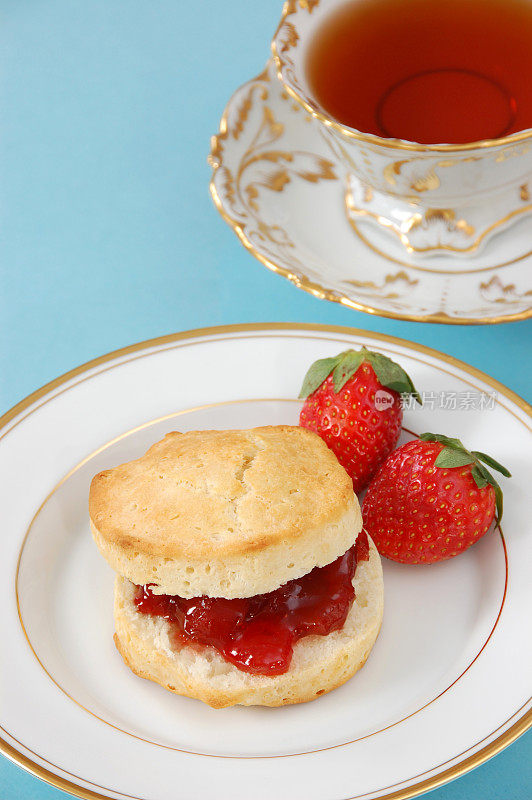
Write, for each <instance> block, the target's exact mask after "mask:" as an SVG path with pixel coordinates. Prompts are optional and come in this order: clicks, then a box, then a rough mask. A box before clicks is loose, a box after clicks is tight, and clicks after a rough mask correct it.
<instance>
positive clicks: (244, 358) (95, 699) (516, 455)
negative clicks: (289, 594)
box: [0, 324, 532, 800]
mask: <svg viewBox="0 0 532 800" xmlns="http://www.w3.org/2000/svg"><path fill="white" fill-rule="evenodd" d="M361 345H366V346H367V347H369V348H371V349H376V350H378V351H380V352H382V353H385V354H387V355H390V356H391V357H392V358H394V359H396V360H397V361H399V362H400V363H401V364H402V365H403V366H404V368H405V369H406V370H407V371H408V373H409V374H410V375H411V377H412V379H413V380H414V382H415V384H416V386H417V388H418V389H419V391H421V392H424V393H425V403H424V406H423V407H422V408H421V407H416V408H413V409H410V408H407V409H406V410H405V417H404V427H405V429H404V431H403V434H402V435H403V437H404V438H403V441H404V439H405V438H408V437H410V436H411V435H412V433H414V434H415V433H420V432H422V431H425V430H435V431H437V432H442V433H446V434H448V435H454V436H459V437H462V438H463V440H464V442H466V443H467V444H468V445H470V446H473V447H475V446H477V447H482V449H483V450H487V451H488V452H489V453H491V454H493V456H494V457H496V458H498V459H500V460H501V462H502V463H504V464H505V465H507V466H508V468H509V469H510V470H511V472H512V473H513V478H512V479H511V480H508V481H505V482H504V483H505V485H504V491H505V512H504V520H503V529H504V533H503V532H502V531H500V530H492V531H490V532H488V533H487V534H486V536H484V537H483V538H482V539H481V541H480V542H478V544H476V545H475V546H474V547H472V548H470V549H469V550H468V551H467V552H466V553H464V554H463V555H461V556H459V557H458V558H455V559H452V560H450V561H446V562H443V563H441V564H435V565H433V566H428V567H411V566H406V565H402V564H396V563H393V562H391V561H386V560H383V570H384V593H385V603H384V605H385V610H384V620H383V625H382V629H381V633H380V635H379V638H378V639H377V642H376V644H375V647H374V648H373V650H372V652H371V655H370V657H369V659H368V662H367V664H366V666H365V667H364V668H363V669H362V670H361V671H360V672H359V673H358V674H357V675H356V676H355V677H354V678H353V679H352V680H350V681H348V683H346V684H345V685H344V686H342V687H341V688H339V689H337V690H335V691H334V692H331V693H330V694H328V695H324V696H323V697H321V698H319V699H318V700H315V701H314V702H311V703H303V704H301V705H295V706H286V707H284V708H278V709H268V708H241V707H236V708H228V709H224V710H222V711H215V710H214V709H211V708H208V707H207V706H205V705H203V704H202V703H200V702H199V701H197V700H190V699H188V698H185V697H178V696H177V695H173V694H170V693H169V692H167V691H165V690H164V689H163V688H162V687H160V686H158V685H157V684H155V683H151V682H149V681H145V680H142V679H141V678H138V677H136V676H135V675H133V673H132V672H130V670H129V669H127V667H126V666H125V665H124V663H123V661H122V659H121V657H120V655H119V654H118V652H117V651H116V648H115V647H114V644H113V638H112V637H113V613H112V605H113V582H114V574H113V572H112V570H111V568H110V567H109V566H108V565H107V563H106V562H105V561H104V559H103V558H102V557H101V555H100V553H99V552H98V549H97V548H96V546H95V544H94V542H93V540H92V537H91V534H90V530H89V523H88V510H87V495H88V490H89V484H90V480H91V478H92V476H93V475H94V474H95V473H96V472H98V471H99V470H101V469H105V468H107V467H110V466H113V465H115V464H118V463H121V462H124V461H127V460H129V459H131V458H136V457H137V456H138V455H140V454H141V453H143V452H144V451H145V450H146V449H147V447H148V446H149V445H151V444H153V443H154V442H155V441H157V440H158V439H160V438H162V436H163V435H164V434H165V433H167V432H168V431H170V430H175V429H179V430H183V431H185V430H189V429H202V428H220V429H221V428H231V427H253V426H255V425H268V424H280V423H284V424H297V421H298V416H299V411H300V408H301V402H300V401H298V400H297V399H296V398H297V395H298V392H299V389H300V385H301V381H302V378H303V375H304V374H305V372H306V370H307V367H308V365H309V364H310V363H311V362H312V361H314V360H315V359H317V358H322V357H324V356H326V355H330V354H331V353H337V352H339V351H341V350H345V349H346V347H360V346H361ZM258 353H259V354H260V358H257V354H258ZM183 375H186V376H187V380H185V381H184V380H183ZM228 375H230V378H228ZM431 396H433V397H434V398H435V402H431V401H430V399H429V398H430V397H431ZM453 399H454V406H455V408H454V409H453V402H450V403H449V401H452V400H453ZM483 399H484V401H485V403H484V407H483V402H482V401H483ZM442 400H445V403H443V402H442ZM530 415H531V410H530V407H528V406H527V404H526V403H525V402H524V401H523V400H521V399H520V398H519V397H517V395H515V394H513V392H511V391H509V390H508V389H506V388H505V387H504V386H502V385H501V384H499V383H497V382H496V381H494V380H493V379H492V378H489V377H488V376H487V375H484V374H483V373H481V372H479V371H478V370H475V369H474V368H473V367H469V366H468V365H467V364H464V363H462V362H460V361H457V360H456V359H453V358H451V357H450V356H445V355H444V354H442V353H438V352H436V351H435V350H430V349H429V348H426V347H423V346H422V345H416V344H413V343H410V342H407V341H404V340H401V339H395V338H393V337H391V336H384V335H382V334H378V333H370V332H367V331H359V330H355V329H350V328H334V327H325V326H312V325H289V324H275V325H267V324H264V325H240V326H237V325H234V326H226V327H224V328H212V329H207V330H204V331H188V332H184V333H179V334H175V335H174V336H166V337H163V338H161V339H158V340H152V341H149V342H144V343H141V344H138V345H132V346H131V347H128V348H125V349H124V350H121V351H117V352H116V353H111V354H109V355H107V356H102V357H101V358H99V359H96V360H95V361H93V362H90V363H89V364H85V365H84V366H82V367H79V368H78V369H76V370H73V371H72V372H70V373H68V374H67V375H64V376H63V377H61V378H58V379H57V380H55V381H53V382H52V383H50V384H48V386H45V387H43V389H41V390H39V391H37V392H35V393H34V394H33V395H31V396H30V397H28V398H26V400H24V401H22V402H21V403H19V405H18V406H16V407H15V408H14V409H12V410H11V411H10V412H8V413H7V414H6V415H5V416H4V417H3V418H2V419H0V474H1V475H2V489H3V494H2V536H1V537H0V607H1V609H2V613H1V614H0V641H1V642H2V643H3V646H2V648H1V649H0V751H1V752H2V753H4V755H6V756H8V757H9V758H12V759H13V760H14V761H15V762H16V763H18V764H20V765H21V766H23V767H24V768H25V769H28V770H29V771H31V772H33V773H34V774H35V775H37V776H39V777H40V778H42V779H43V780H46V781H48V782H50V783H52V784H53V785H55V786H57V787H59V788H61V789H64V790H66V791H68V792H71V793H72V794H75V795H76V796H79V797H83V798H94V799H95V800H96V799H97V798H98V799H99V800H101V798H122V800H123V799H124V798H128V800H174V799H175V798H176V797H183V798H191V800H192V798H194V799H195V800H212V798H214V797H216V798H217V800H249V798H251V797H253V798H254V800H272V798H279V799H280V800H285V798H291V800H346V799H347V798H357V799H358V800H376V798H380V799H381V800H384V798H391V797H393V798H395V800H400V798H403V800H406V798H410V797H413V796H414V795H416V794H420V793H422V792H425V791H428V790H429V789H431V788H434V787H435V786H438V785H440V784H442V783H444V782H446V781H448V780H451V778H454V777H457V776H458V775H461V774H463V773H464V772H467V771H468V770H469V769H472V768H473V767H475V766H478V765H479V764H482V763H483V762H484V761H486V759H488V758H490V757H491V756H492V755H494V754H495V753H497V752H499V751H500V750H501V749H502V748H503V747H505V746H506V745H508V744H510V742H512V741H513V740H514V739H515V738H517V736H519V735H520V734H521V733H523V732H524V731H525V730H526V729H527V728H528V727H530V725H531V724H532V706H531V701H530V699H529V698H530V688H531V679H532V642H531V639H530V636H528V635H527V633H528V631H527V625H528V624H529V620H530V616H531V614H532V584H531V582H530V567H529V565H530V560H531V554H532V536H531V534H532V529H531V528H532V523H531V520H530V513H529V508H528V505H527V498H528V497H529V487H530V475H529V472H530V470H529V469H528V462H529V454H530V431H529V427H530Z"/></svg>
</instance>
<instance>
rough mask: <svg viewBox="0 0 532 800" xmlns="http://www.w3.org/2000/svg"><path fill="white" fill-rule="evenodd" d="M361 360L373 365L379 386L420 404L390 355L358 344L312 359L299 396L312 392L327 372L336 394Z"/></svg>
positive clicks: (361, 362)
mask: <svg viewBox="0 0 532 800" xmlns="http://www.w3.org/2000/svg"><path fill="white" fill-rule="evenodd" d="M364 361H366V362H367V363H368V364H370V365H371V366H372V367H373V370H374V372H375V375H376V376H377V380H378V381H379V383H380V384H381V386H385V387H386V388H387V389H392V390H393V391H395V392H398V393H399V394H407V395H413V396H414V397H415V399H416V401H417V402H418V403H419V404H420V405H421V397H420V396H419V392H418V391H417V389H416V388H415V386H414V384H413V383H412V381H411V379H410V377H409V375H407V373H406V372H405V371H404V369H403V368H402V367H400V366H399V364H396V363H395V361H392V360H391V358H388V357H387V356H383V355H382V354H381V353H374V352H373V351H372V350H366V348H365V347H362V349H361V350H344V352H343V353H338V355H337V356H333V357H331V358H320V359H319V360H318V361H315V362H314V363H313V364H312V365H311V367H310V368H309V370H308V372H307V374H306V375H305V379H304V381H303V386H302V387H301V392H300V393H299V397H300V398H305V397H308V396H309V395H310V394H312V393H313V392H315V391H316V389H317V388H318V387H319V386H321V384H322V383H323V381H324V380H326V378H328V377H329V375H331V373H332V377H333V385H334V391H335V393H336V394H338V392H340V391H341V390H342V389H343V387H344V386H345V384H346V383H347V381H348V380H349V379H350V378H352V377H353V375H354V374H355V372H356V371H357V369H358V368H359V367H360V365H361V364H363V363H364Z"/></svg>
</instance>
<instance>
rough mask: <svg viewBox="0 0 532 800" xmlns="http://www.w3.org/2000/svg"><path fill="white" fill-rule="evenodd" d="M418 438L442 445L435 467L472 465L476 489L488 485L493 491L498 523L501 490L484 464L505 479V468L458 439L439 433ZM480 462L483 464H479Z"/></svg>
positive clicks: (424, 434) (507, 475) (501, 502)
mask: <svg viewBox="0 0 532 800" xmlns="http://www.w3.org/2000/svg"><path fill="white" fill-rule="evenodd" d="M419 438H420V439H421V440H422V441H424V442H439V443H440V444H442V445H443V449H442V450H440V452H439V453H438V456H437V458H436V461H435V462H434V466H435V467H440V468H442V469H454V468H455V467H465V466H467V465H468V464H472V465H473V466H472V467H471V477H472V478H473V480H474V481H475V483H476V485H477V486H478V488H479V489H484V487H485V486H487V485H488V484H489V485H490V486H492V487H493V489H494V491H495V503H496V507H497V521H498V522H500V521H501V518H502V510H503V498H502V489H501V487H500V486H499V484H498V483H497V481H496V480H495V478H494V477H493V475H492V474H491V472H490V471H489V470H487V469H486V467H485V466H484V464H487V465H488V466H489V467H491V468H492V469H494V470H496V471H497V472H500V473H501V475H504V477H505V478H511V477H512V476H511V474H510V472H509V471H508V470H507V469H506V467H503V465H502V464H499V462H498V461H495V459H494V458H492V457H491V456H488V455H486V453H481V452H480V450H468V449H467V448H466V447H465V445H463V444H462V442H461V441H460V439H451V438H450V437H449V436H444V435H443V434H440V433H422V434H421V435H420V437H419ZM482 461H483V462H484V464H482V463H481V462H482Z"/></svg>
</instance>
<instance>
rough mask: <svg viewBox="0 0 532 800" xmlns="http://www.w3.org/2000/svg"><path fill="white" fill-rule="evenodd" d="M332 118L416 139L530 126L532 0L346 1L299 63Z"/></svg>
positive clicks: (480, 135) (458, 139)
mask: <svg viewBox="0 0 532 800" xmlns="http://www.w3.org/2000/svg"><path fill="white" fill-rule="evenodd" d="M306 69H307V76H308V79H309V83H310V87H311V89H312V91H313V94H314V97H315V98H316V100H318V102H319V103H320V105H321V106H322V108H323V109H324V110H325V111H327V112H328V114H330V115H331V116H332V117H334V118H335V119H336V120H338V121H339V122H342V123H344V125H348V126H349V127H351V128H356V129H357V130H359V131H364V132H365V133H373V134H376V135H377V136H384V137H391V138H398V139H408V140H410V141H414V142H421V143H423V144H436V143H443V142H448V143H452V144H458V143H464V142H474V141H477V140H479V139H493V138H498V137H500V136H506V135H507V134H509V133H514V132H516V131H519V130H523V129H525V128H532V0H351V2H348V3H346V5H344V6H341V7H340V8H338V9H337V10H336V11H334V12H331V15H330V17H329V18H328V19H326V20H325V22H324V23H323V24H322V26H321V27H320V30H319V33H318V34H317V35H316V37H315V39H314V41H312V42H311V43H310V46H309V51H308V59H307V64H306Z"/></svg>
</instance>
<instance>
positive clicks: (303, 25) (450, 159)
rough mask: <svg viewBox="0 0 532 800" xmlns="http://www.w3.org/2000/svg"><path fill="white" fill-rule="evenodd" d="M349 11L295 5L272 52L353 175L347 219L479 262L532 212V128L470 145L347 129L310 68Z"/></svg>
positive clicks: (332, 5) (424, 249) (416, 249)
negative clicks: (327, 31)
mask: <svg viewBox="0 0 532 800" xmlns="http://www.w3.org/2000/svg"><path fill="white" fill-rule="evenodd" d="M344 4H345V0H321V2H320V0H288V1H287V2H286V3H285V6H284V10H283V16H282V18H281V22H280V23H279V27H278V29H277V31H276V33H275V35H274V38H273V41H272V52H273V57H274V59H275V64H276V67H277V74H278V77H279V80H280V81H281V82H282V84H283V85H284V87H285V89H286V91H287V92H288V93H289V94H290V95H291V96H292V97H293V98H294V100H296V101H297V102H298V103H300V104H301V106H303V108H304V109H305V110H306V112H307V113H308V114H310V115H311V116H312V117H313V119H314V120H315V122H316V124H317V125H319V126H320V129H321V131H322V133H323V135H324V136H325V137H326V139H327V141H328V143H329V145H330V146H331V147H332V149H333V150H334V152H335V154H336V156H337V158H338V159H339V160H340V161H341V162H342V163H343V164H344V165H345V167H346V170H347V176H348V177H347V194H346V204H347V211H348V214H349V215H351V216H352V217H355V218H357V220H365V221H367V222H368V223H371V224H373V225H377V226H379V227H380V228H381V229H382V228H384V229H386V230H388V231H390V232H392V233H393V234H394V235H395V236H397V237H399V239H400V241H401V242H402V244H403V246H404V247H405V248H406V250H407V251H408V252H409V253H412V254H416V255H418V256H421V257H422V256H430V255H433V254H442V253H447V254H449V255H460V256H462V257H463V256H465V255H475V254H476V253H478V251H479V248H480V247H481V246H482V245H484V244H485V243H486V242H487V241H488V240H489V238H490V237H492V236H494V235H495V234H496V233H498V232H500V231H502V230H504V229H505V228H507V227H508V226H509V225H511V224H512V223H513V222H515V221H516V220H518V219H520V218H521V217H522V216H523V215H524V214H527V213H531V212H532V129H528V130H525V131H519V132H517V133H514V134H512V135H509V136H504V137H501V138H499V139H486V140H484V141H479V142H471V143H468V144H460V145H454V144H431V145H423V144H418V143H416V142H409V141H405V140H402V139H385V138H381V137H379V136H375V135H374V134H369V133H363V132H362V131H358V130H355V129H354V128H349V127H347V126H345V125H342V124H341V123H340V122H338V121H337V120H335V119H334V118H333V117H331V116H330V115H328V114H327V113H326V112H325V111H324V109H323V108H321V107H320V106H319V104H318V103H317V101H316V99H315V98H314V97H313V96H312V92H311V90H310V87H309V84H308V80H307V76H306V74H305V64H306V56H307V52H308V46H309V44H310V42H311V41H312V40H313V38H314V36H315V35H316V34H317V33H318V31H319V28H320V26H321V24H322V23H323V21H324V19H326V18H327V17H328V16H329V15H330V14H331V12H334V10H335V9H336V8H337V7H338V6H341V5H344ZM531 238H532V231H531Z"/></svg>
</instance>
